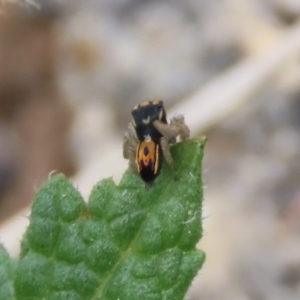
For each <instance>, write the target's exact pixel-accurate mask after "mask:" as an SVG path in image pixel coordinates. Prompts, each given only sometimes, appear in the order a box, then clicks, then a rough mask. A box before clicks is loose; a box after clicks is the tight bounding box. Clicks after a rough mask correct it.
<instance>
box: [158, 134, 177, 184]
mask: <svg viewBox="0 0 300 300" xmlns="http://www.w3.org/2000/svg"><path fill="white" fill-rule="evenodd" d="M160 146H161V149H162V153H163V156H164V159H165V160H166V162H167V164H168V165H169V166H170V167H171V169H172V171H173V172H174V179H175V180H176V179H177V174H176V171H174V162H173V158H172V154H171V152H170V147H169V142H168V140H167V139H166V138H165V137H162V138H161V139H160Z"/></svg>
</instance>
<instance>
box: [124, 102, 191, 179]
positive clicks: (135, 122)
mask: <svg viewBox="0 0 300 300" xmlns="http://www.w3.org/2000/svg"><path fill="white" fill-rule="evenodd" d="M132 117H133V118H132V121H131V122H130V124H129V126H128V131H127V133H126V135H125V138H124V143H123V155H124V157H125V158H127V159H129V165H130V167H131V168H132V169H133V171H134V172H136V173H138V174H140V176H141V178H142V179H143V180H144V181H145V182H146V184H151V183H152V182H153V181H154V179H155V178H156V177H157V176H158V175H159V173H160V169H161V164H162V158H163V157H164V159H165V160H166V161H167V163H168V164H169V165H170V166H171V167H173V159H172V156H171V153H170V149H169V145H170V144H173V143H175V142H176V138H177V136H179V137H180V138H181V139H186V138H188V137H189V134H190V131H189V129H188V127H187V126H186V124H185V122H184V118H183V116H175V117H173V118H172V119H171V121H170V124H168V122H167V116H166V111H165V109H164V105H163V101H162V100H153V101H144V102H142V103H141V104H139V105H136V106H135V107H134V108H133V110H132Z"/></svg>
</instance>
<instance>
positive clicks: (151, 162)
mask: <svg viewBox="0 0 300 300" xmlns="http://www.w3.org/2000/svg"><path fill="white" fill-rule="evenodd" d="M161 155H162V153H161V148H160V145H159V144H158V143H157V142H155V141H152V140H149V141H147V140H144V141H142V142H140V144H139V146H138V148H137V152H136V163H137V167H138V172H139V173H140V175H141V177H142V179H143V180H144V181H146V182H151V181H153V180H154V179H155V178H156V177H157V175H158V174H159V172H160V169H161Z"/></svg>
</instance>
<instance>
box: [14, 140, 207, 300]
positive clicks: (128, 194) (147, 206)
mask: <svg viewBox="0 0 300 300" xmlns="http://www.w3.org/2000/svg"><path fill="white" fill-rule="evenodd" d="M204 144H205V140H204V139H195V140H188V141H186V142H183V143H178V144H176V145H175V146H173V147H172V149H171V152H172V155H173V159H174V164H175V170H176V180H175V176H174V171H172V170H171V169H170V168H169V167H168V165H166V164H164V166H163V169H162V171H161V174H160V176H159V177H158V178H157V179H156V181H155V183H154V185H153V187H151V188H149V189H145V187H144V183H143V182H142V180H141V179H140V178H139V177H138V176H136V175H135V174H133V173H132V172H131V171H130V170H128V171H127V172H126V173H125V175H124V177H123V179H122V181H121V183H120V184H119V186H116V185H115V183H114V182H113V181H112V180H111V179H105V180H102V181H101V182H99V183H98V184H97V185H95V186H94V188H93V190H92V192H91V195H90V198H89V202H88V203H87V204H86V203H85V202H84V201H83V199H82V197H81V195H80V194H79V192H78V191H77V190H76V189H75V188H74V187H73V186H72V184H71V183H70V182H69V181H68V180H67V179H66V178H65V177H64V176H63V175H58V176H55V177H53V178H51V179H50V180H48V181H47V182H46V183H45V185H44V186H43V187H42V188H41V189H40V190H39V191H38V192H37V194H36V197H35V200H34V203H33V207H32V213H31V217H30V225H29V227H28V229H27V232H26V234H25V235H24V238H23V241H22V251H21V257H20V260H19V263H18V266H17V270H16V281H15V291H16V297H17V299H27V300H29V299H31V300H33V299H47V300H48V299H49V300H50V299H51V300H52V299H55V300H58V299H61V300H65V299H70V300H76V299H78V300H83V299H94V300H96V299H98V300H117V299H119V300H135V299H139V300H140V299H144V300H177V299H178V300H181V299H183V297H184V295H185V293H186V291H187V289H188V287H189V286H190V284H191V281H192V279H193V278H194V276H195V275H196V274H197V272H198V271H199V269H200V267H201V265H202V264H203V262H204V259H205V255H204V253H203V252H202V251H199V250H196V247H195V245H196V243H197V242H198V241H199V239H200V238H201V236H202V224H201V221H202V220H201V204H202V184H201V161H202V156H203V148H204Z"/></svg>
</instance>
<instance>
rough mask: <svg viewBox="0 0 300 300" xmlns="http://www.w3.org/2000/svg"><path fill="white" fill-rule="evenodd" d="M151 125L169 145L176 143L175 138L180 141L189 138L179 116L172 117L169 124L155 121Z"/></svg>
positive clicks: (188, 131)
mask: <svg viewBox="0 0 300 300" xmlns="http://www.w3.org/2000/svg"><path fill="white" fill-rule="evenodd" d="M153 125H154V127H155V128H156V129H157V130H158V131H159V132H160V133H161V134H162V135H163V136H164V137H165V138H166V139H167V141H168V142H169V143H171V144H174V143H175V142H176V138H177V136H179V137H180V139H181V140H186V139H187V138H189V137H190V130H189V128H188V127H187V125H186V124H185V122H184V117H183V116H181V115H179V116H175V117H173V118H172V119H171V121H170V124H166V123H163V122H161V121H159V120H156V121H154V122H153Z"/></svg>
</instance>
